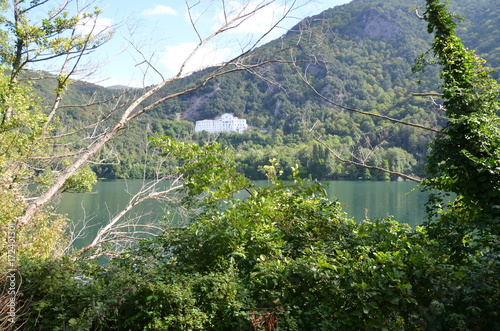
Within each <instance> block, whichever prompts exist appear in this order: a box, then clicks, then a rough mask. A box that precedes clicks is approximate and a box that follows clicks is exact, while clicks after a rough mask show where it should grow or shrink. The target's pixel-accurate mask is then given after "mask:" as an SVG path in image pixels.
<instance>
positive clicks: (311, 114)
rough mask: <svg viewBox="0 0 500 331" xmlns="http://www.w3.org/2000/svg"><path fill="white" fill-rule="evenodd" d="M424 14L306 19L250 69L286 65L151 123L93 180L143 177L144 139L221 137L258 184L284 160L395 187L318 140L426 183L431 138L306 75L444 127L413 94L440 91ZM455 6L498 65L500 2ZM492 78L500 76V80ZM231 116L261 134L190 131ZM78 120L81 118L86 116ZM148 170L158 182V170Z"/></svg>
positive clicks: (349, 8)
mask: <svg viewBox="0 0 500 331" xmlns="http://www.w3.org/2000/svg"><path fill="white" fill-rule="evenodd" d="M421 5H423V1H420V0H353V1H352V2H351V3H349V4H345V5H342V6H337V7H335V8H332V9H329V10H327V11H325V12H323V13H320V14H318V15H317V16H313V17H310V18H307V19H305V20H304V21H302V22H301V23H299V24H298V25H297V26H295V27H294V28H292V29H291V30H290V31H289V32H287V33H286V34H285V35H283V36H282V38H280V39H278V40H275V41H272V42H270V43H268V44H266V45H264V46H262V47H260V48H259V49H257V50H256V51H254V53H252V54H251V57H250V60H249V61H251V58H252V57H258V58H269V59H274V60H279V62H271V63H270V64H268V65H266V66H263V67H260V68H257V69H255V70H253V71H252V72H248V71H247V72H245V71H239V72H235V73H233V74H230V75H224V76H221V77H219V78H217V79H215V80H212V81H210V82H209V83H208V84H207V85H206V86H205V87H203V88H202V89H200V90H197V91H196V92H194V93H190V94H187V95H184V96H182V97H178V98H175V99H171V100H169V101H168V102H165V103H164V104H162V105H161V106H160V107H158V108H156V109H154V110H153V111H152V112H150V113H149V114H146V115H142V118H141V119H140V120H139V121H138V122H137V123H136V124H135V127H131V128H129V132H128V133H127V134H126V135H123V136H122V137H120V138H119V139H118V140H116V141H115V145H114V146H113V147H112V148H114V149H116V151H117V155H120V162H119V163H115V164H109V165H106V166H99V167H98V166H96V168H95V171H96V172H97V173H98V175H99V176H101V177H115V178H122V177H128V178H131V177H140V176H142V175H143V173H144V162H143V161H144V157H145V156H144V152H145V150H147V147H146V142H145V141H146V140H145V138H146V137H147V136H148V135H151V134H153V133H159V134H161V135H170V136H175V137H179V138H182V139H186V140H195V141H199V142H206V141H213V140H214V139H217V140H218V141H219V142H221V143H223V144H224V145H227V146H230V147H231V148H233V149H234V153H235V157H236V160H237V162H238V164H239V168H240V171H242V172H244V173H245V174H246V175H247V176H249V177H251V178H261V177H263V176H264V174H263V173H262V171H261V167H262V166H263V165H265V164H268V161H269V159H270V158H275V159H277V160H278V162H279V163H280V165H281V166H282V167H283V170H284V171H285V174H287V170H288V169H289V168H290V167H291V166H294V165H295V164H298V165H300V167H301V168H302V169H303V170H304V171H305V172H306V173H310V174H311V175H312V176H313V177H316V178H334V179H360V178H362V179H379V180H382V179H389V177H388V175H386V174H384V173H380V172H378V171H375V170H366V169H363V168H359V167H356V166H353V165H349V164H346V163H342V162H339V161H337V160H336V159H335V158H334V157H333V155H331V154H330V153H329V152H328V150H327V149H326V148H325V147H324V146H322V145H320V144H319V143H318V142H316V141H315V140H314V138H313V134H314V135H316V136H318V137H321V139H322V140H323V141H324V142H325V143H326V144H327V145H328V146H330V147H331V148H332V149H334V150H336V151H337V152H338V153H339V154H340V156H342V157H343V158H345V159H349V160H352V161H355V162H358V163H365V164H367V165H370V166H376V167H384V168H387V169H390V170H392V171H397V172H404V173H410V174H414V175H417V176H418V175H421V174H422V167H423V164H424V161H425V156H426V154H427V144H428V143H429V142H430V141H431V140H432V138H433V136H434V132H432V131H428V130H422V129H418V128H414V127H410V126H405V125H400V124H395V123H392V122H391V121H388V120H385V119H382V118H379V117H373V116H367V115H362V114H359V113H356V112H352V111H349V110H346V109H343V108H340V107H338V106H335V105H333V104H332V103H328V102H326V101H325V100H324V99H322V98H320V97H319V96H318V95H317V94H316V93H315V92H314V91H313V90H312V89H311V88H310V87H309V86H307V84H306V83H305V82H304V81H303V78H302V77H305V78H306V79H307V80H308V81H309V82H310V84H311V86H312V87H314V89H315V90H316V91H318V92H319V93H321V94H322V95H323V96H325V97H326V98H328V99H330V100H331V101H332V102H334V103H337V104H341V105H343V106H345V107H348V108H352V109H357V110H361V111H364V112H371V113H375V114H378V115H383V116H388V117H391V118H394V119H397V120H400V121H405V122H411V123H414V124H418V125H421V126H425V127H429V128H431V129H434V130H439V128H440V127H441V126H442V125H443V124H444V117H443V116H442V113H441V112H442V110H441V109H440V107H439V102H440V100H439V99H438V98H436V97H434V99H433V100H434V101H433V100H431V99H430V97H428V96H427V97H418V96H414V95H413V94H414V93H430V92H434V93H437V92H439V89H440V87H439V77H438V74H437V73H438V72H439V68H437V67H436V66H433V65H432V54H430V53H429V54H426V55H424V57H423V61H422V62H423V63H424V64H429V63H430V64H431V65H426V66H425V67H424V69H425V71H420V72H415V73H414V72H413V71H412V68H413V66H414V64H415V61H416V59H417V58H419V56H421V55H422V54H425V53H426V52H427V51H428V50H429V49H430V36H429V34H428V32H427V30H426V24H425V23H424V22H422V21H421V20H420V19H419V17H418V12H417V13H415V11H412V9H415V8H418V7H419V6H421ZM451 5H452V8H454V10H455V11H456V13H457V15H463V16H464V18H463V19H464V20H463V22H462V24H461V26H462V27H463V30H462V31H461V33H460V36H461V37H462V38H463V42H464V44H465V45H466V46H467V47H469V48H471V49H476V50H477V53H478V55H480V56H482V57H484V58H485V59H486V60H487V61H488V66H490V67H491V68H493V69H498V68H500V55H499V54H500V40H499V35H500V34H499V30H500V22H499V20H500V19H499V17H500V2H498V1H496V0H478V1H452V4H451ZM284 45H285V46H289V47H290V48H289V49H288V51H286V52H283V51H281V50H282V49H283V46H284ZM292 46H293V47H292ZM292 60H294V61H293V63H292V62H291V61H292ZM299 73H300V75H299ZM203 74H204V72H203V71H200V72H197V73H195V74H192V75H190V76H188V77H186V78H184V79H183V80H181V81H179V82H176V83H175V84H172V85H169V87H168V90H165V91H164V94H167V93H172V92H173V91H174V90H175V89H176V88H179V86H181V85H182V86H185V85H189V84H193V83H194V82H196V81H198V80H199V79H202V78H203ZM494 77H495V78H496V79H498V78H499V74H498V72H496V73H495V74H494ZM74 88H76V89H77V91H78V93H83V95H89V94H88V93H90V92H89V89H90V85H84V86H80V87H78V86H76V87H74ZM70 93H72V94H75V91H74V90H70ZM101 93H106V92H105V91H104V92H101ZM159 97H161V95H160V96H159ZM223 113H234V115H235V116H238V117H240V118H245V119H247V122H248V123H249V125H250V126H251V127H252V128H253V130H250V131H248V132H246V133H244V134H241V135H240V134H235V133H234V134H220V135H218V136H217V137H216V138H215V137H213V136H210V135H208V134H206V133H201V134H195V133H193V127H194V121H195V120H199V119H209V118H214V117H216V116H218V115H221V114H223ZM71 114H72V115H71ZM70 115H71V116H73V117H74V119H78V117H79V116H83V115H82V114H79V113H78V112H77V111H73V112H72V113H70ZM103 153H106V151H104V152H103ZM146 168H147V169H146V173H147V175H148V176H152V175H153V168H154V166H152V165H151V166H146ZM393 179H394V178H393Z"/></svg>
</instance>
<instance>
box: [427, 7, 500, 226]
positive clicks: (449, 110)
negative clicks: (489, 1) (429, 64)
mask: <svg viewBox="0 0 500 331" xmlns="http://www.w3.org/2000/svg"><path fill="white" fill-rule="evenodd" d="M424 19H425V20H426V21H427V22H428V30H429V33H434V34H435V37H434V42H433V46H432V49H433V52H434V55H435V56H436V62H437V63H438V64H440V65H441V66H442V70H441V78H442V79H443V100H444V104H443V105H444V108H445V109H446V114H447V116H448V123H447V124H446V126H445V127H444V128H443V130H442V133H441V134H439V135H437V136H436V139H435V140H434V141H433V142H432V144H431V152H430V154H429V157H428V164H427V171H428V173H429V174H430V176H431V178H429V179H428V180H427V181H426V182H425V184H426V185H427V186H429V187H432V188H436V189H439V190H442V191H446V192H453V193H455V194H456V195H457V199H456V200H455V203H454V206H455V207H456V208H458V209H461V210H463V211H465V214H464V215H462V216H463V217H466V218H468V220H462V222H467V223H469V224H470V225H471V226H472V227H476V228H479V229H481V230H486V231H492V233H495V234H497V235H498V221H499V219H500V117H499V116H498V114H499V110H500V109H499V101H498V97H499V93H500V89H499V86H498V83H497V82H496V81H495V80H494V79H492V78H490V76H489V72H488V70H487V69H485V68H484V67H483V63H484V61H483V60H482V59H480V58H479V57H478V56H477V55H475V54H474V53H473V52H471V51H469V50H467V49H466V48H465V46H464V45H463V44H462V43H461V41H460V39H459V38H458V37H457V36H456V34H455V29H456V27H457V23H456V22H455V18H454V17H453V14H452V13H451V12H449V10H448V9H447V8H446V2H441V1H427V8H426V11H425V13H424Z"/></svg>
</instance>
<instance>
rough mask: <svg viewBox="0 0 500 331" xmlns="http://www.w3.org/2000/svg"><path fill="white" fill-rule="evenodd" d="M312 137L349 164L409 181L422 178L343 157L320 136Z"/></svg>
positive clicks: (418, 181)
mask: <svg viewBox="0 0 500 331" xmlns="http://www.w3.org/2000/svg"><path fill="white" fill-rule="evenodd" d="M314 139H316V141H317V142H319V143H320V144H321V145H323V146H324V147H325V148H326V149H327V150H328V151H329V152H330V153H331V154H333V156H335V158H337V159H338V160H339V161H341V162H344V163H349V164H352V165H355V166H358V167H363V168H366V169H373V170H379V171H383V172H386V173H388V174H391V175H395V176H399V177H401V178H405V179H408V180H411V181H413V182H417V183H421V182H422V179H420V178H416V177H412V176H409V175H407V174H404V173H401V172H397V171H391V170H389V169H384V168H381V167H375V166H370V165H367V164H364V163H359V162H356V161H352V160H347V159H344V158H343V157H341V156H340V154H339V153H337V152H336V151H334V150H333V149H331V148H330V146H328V145H327V144H326V143H325V142H324V141H323V140H322V139H321V138H319V137H318V136H316V135H314Z"/></svg>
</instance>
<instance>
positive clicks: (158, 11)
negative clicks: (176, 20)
mask: <svg viewBox="0 0 500 331" xmlns="http://www.w3.org/2000/svg"><path fill="white" fill-rule="evenodd" d="M141 15H145V16H152V15H174V16H175V15H177V12H176V11H175V9H173V8H172V7H168V6H164V5H158V6H156V7H154V8H150V9H146V10H144V11H142V12H141Z"/></svg>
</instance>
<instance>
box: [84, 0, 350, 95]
mask: <svg viewBox="0 0 500 331" xmlns="http://www.w3.org/2000/svg"><path fill="white" fill-rule="evenodd" d="M269 1H270V0H225V1H222V0H188V1H187V3H188V4H186V1H185V0H97V1H96V2H95V4H96V5H97V6H98V7H99V8H101V9H102V13H101V14H100V15H99V19H98V22H97V27H98V28H99V29H103V28H109V27H113V28H114V31H115V32H114V36H113V38H112V39H111V40H110V41H109V42H107V43H106V44H105V45H104V46H102V47H100V48H99V49H98V50H97V51H96V52H95V53H94V54H93V55H92V58H91V61H92V63H93V64H96V63H99V67H100V69H99V71H98V72H97V73H96V74H94V75H93V76H92V77H91V78H88V80H90V81H92V82H94V83H97V84H100V85H103V86H112V85H126V86H134V87H141V86H148V85H151V84H156V83H159V82H160V81H161V80H163V79H167V78H170V77H173V76H175V75H176V74H177V73H178V72H179V69H180V67H181V64H182V63H183V61H184V60H185V59H186V58H187V57H188V55H189V54H190V53H191V52H192V51H193V50H194V49H195V47H196V45H197V44H198V43H199V41H200V38H201V39H203V38H206V37H207V36H210V35H211V34H212V33H213V32H214V31H216V30H217V27H220V26H221V24H223V23H224V15H223V12H224V11H223V10H222V7H221V4H222V3H224V5H225V9H226V12H227V13H228V15H226V19H231V18H232V17H234V14H235V13H237V12H241V10H242V7H241V6H242V3H247V2H250V6H249V7H247V8H254V7H255V4H259V3H265V2H269ZM77 2H80V5H81V4H82V3H85V2H90V0H89V1H86V0H77ZM347 2H350V0H295V1H293V0H276V1H275V2H273V3H272V4H271V5H269V6H267V7H266V8H265V9H264V10H262V11H259V13H258V14H257V15H254V16H253V17H252V18H250V19H248V20H247V21H245V22H243V23H242V24H238V26H237V27H234V28H232V29H230V30H228V31H226V32H225V33H224V34H222V35H220V36H219V37H218V38H215V39H214V40H213V41H212V42H210V43H208V44H206V45H204V47H203V48H201V49H200V50H199V51H198V52H197V54H196V55H195V56H193V57H192V58H191V59H190V61H188V63H186V66H185V70H184V72H183V75H185V74H188V73H189V72H192V71H195V70H198V69H201V68H203V67H206V66H210V65H214V64H218V63H222V62H224V61H227V60H228V59H230V58H231V57H232V56H235V55H236V54H237V53H239V52H241V49H246V48H247V47H248V45H252V44H253V43H255V42H256V41H257V40H258V39H257V38H259V37H260V36H262V34H263V33H264V32H266V31H267V30H268V29H269V28H270V27H271V26H272V25H273V24H275V23H276V21H277V19H278V18H280V17H282V16H283V14H284V13H285V12H286V11H287V9H288V8H290V6H291V5H292V4H294V8H295V9H293V10H292V11H291V12H289V13H288V15H287V16H288V17H289V18H287V19H286V20H284V21H282V22H280V23H279V24H278V27H277V28H276V29H275V30H274V31H273V32H272V33H270V34H268V35H267V36H266V38H265V39H264V40H262V42H261V44H262V43H263V42H268V41H271V40H273V39H276V38H278V37H279V36H281V35H282V34H284V33H285V32H286V30H287V29H289V28H291V27H293V26H294V25H295V24H297V23H298V22H300V20H302V19H304V18H306V17H308V16H312V15H316V14H319V13H321V12H322V11H323V10H326V9H328V8H331V7H334V6H336V5H341V4H345V3H347ZM188 5H189V6H191V8H190V10H188V8H187V6H188ZM252 6H254V7H252ZM248 10H249V9H247V11H248ZM192 21H193V22H195V25H196V27H197V30H195V29H193V26H192V24H191V22H192ZM85 28H86V27H85V26H82V27H81V29H82V31H84V30H85ZM148 63H150V64H152V65H154V68H155V70H152V69H151V67H150V66H148V65H147V64H148ZM159 73H160V74H159Z"/></svg>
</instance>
